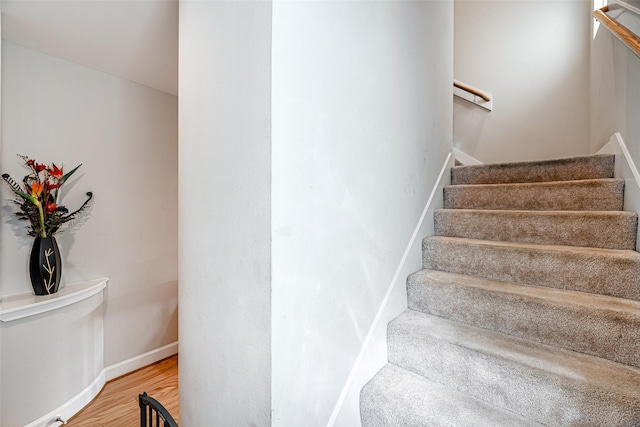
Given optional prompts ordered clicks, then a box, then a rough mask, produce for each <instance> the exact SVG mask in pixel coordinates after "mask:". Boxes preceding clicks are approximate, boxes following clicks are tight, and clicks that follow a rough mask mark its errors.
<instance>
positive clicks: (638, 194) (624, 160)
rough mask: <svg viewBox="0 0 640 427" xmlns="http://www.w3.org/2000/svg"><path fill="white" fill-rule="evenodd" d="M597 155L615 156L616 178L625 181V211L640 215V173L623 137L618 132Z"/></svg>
mask: <svg viewBox="0 0 640 427" xmlns="http://www.w3.org/2000/svg"><path fill="white" fill-rule="evenodd" d="M596 154H615V156H616V169H615V177H616V178H623V179H624V180H625V184H624V210H625V211H630V212H638V213H640V173H638V168H637V167H636V165H635V162H634V161H633V158H632V157H631V153H629V150H628V149H627V146H626V145H625V143H624V140H623V139H622V135H620V133H618V132H616V133H615V134H613V136H611V138H610V139H609V142H608V143H607V144H606V145H605V146H604V147H602V148H601V149H600V150H599V151H598V152H597V153H596ZM636 241H638V240H636Z"/></svg>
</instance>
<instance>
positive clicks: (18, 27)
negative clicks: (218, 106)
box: [0, 0, 178, 95]
mask: <svg viewBox="0 0 640 427" xmlns="http://www.w3.org/2000/svg"><path fill="white" fill-rule="evenodd" d="M0 4H1V10H2V38H3V39H4V40H8V41H10V42H13V43H16V44H19V45H21V46H24V47H27V48H31V49H35V50H37V51H40V52H42V53H46V54H48V55H52V56H56V57H59V58H62V59H66V60H68V61H71V62H75V63H77V64H81V65H84V66H87V67H91V68H93V69H96V70H100V71H103V72H106V73H109V74H113V75H116V76H118V77H122V78H125V79H127V80H131V81H134V82H137V83H140V84H143V85H146V86H150V87H152V88H155V89H158V90H161V91H163V92H167V93H170V94H173V95H177V94H178V0H72V1H60V0H38V1H32V0H10V1H5V0H2V1H1V2H0Z"/></svg>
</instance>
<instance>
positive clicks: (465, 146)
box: [453, 97, 491, 157]
mask: <svg viewBox="0 0 640 427" xmlns="http://www.w3.org/2000/svg"><path fill="white" fill-rule="evenodd" d="M490 114H491V111H489V110H485V109H484V108H478V106H477V105H475V104H473V103H471V102H469V101H465V100H464V99H460V98H457V97H454V98H453V116H454V117H464V118H465V119H464V120H454V121H453V136H454V139H453V146H454V147H456V148H457V149H459V150H461V151H463V152H464V153H465V154H468V155H470V156H472V157H476V156H477V154H478V144H479V142H480V137H481V135H482V134H483V129H484V127H485V123H486V122H487V120H488V119H489V115H490Z"/></svg>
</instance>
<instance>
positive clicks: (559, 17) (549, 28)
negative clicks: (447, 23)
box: [453, 0, 610, 162]
mask: <svg viewBox="0 0 640 427" xmlns="http://www.w3.org/2000/svg"><path fill="white" fill-rule="evenodd" d="M590 3H591V2H589V1H586V0H580V1H574V0H549V1H538V0H535V1H534V0H526V1H503V0H491V1H483V0H473V1H471V0H456V1H455V37H454V40H455V61H454V63H455V66H454V76H455V78H456V79H457V80H459V81H462V82H464V83H467V84H470V85H472V86H475V87H477V88H479V89H482V90H485V91H487V92H490V93H492V94H493V97H494V104H493V105H494V109H493V111H492V112H489V111H487V110H484V109H482V108H479V107H477V106H474V105H473V104H471V103H469V102H467V101H464V100H460V99H457V98H456V100H455V101H454V131H453V135H454V145H455V147H456V148H458V149H460V150H462V151H463V152H465V153H467V154H469V155H471V156H473V157H475V158H477V159H479V160H481V161H483V162H497V161H519V160H535V159H544V158H552V157H566V156H573V155H584V154H588V153H589V142H588V141H589V27H590V24H589V23H590V18H589V16H590V13H591V9H590ZM609 136H610V135H609ZM607 140H608V137H607ZM605 141H606V140H605Z"/></svg>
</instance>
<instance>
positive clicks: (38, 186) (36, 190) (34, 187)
mask: <svg viewBox="0 0 640 427" xmlns="http://www.w3.org/2000/svg"><path fill="white" fill-rule="evenodd" d="M43 189H44V183H41V182H37V181H34V182H32V183H31V192H30V193H29V194H31V195H32V196H33V197H40V195H41V194H42V190H43Z"/></svg>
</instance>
